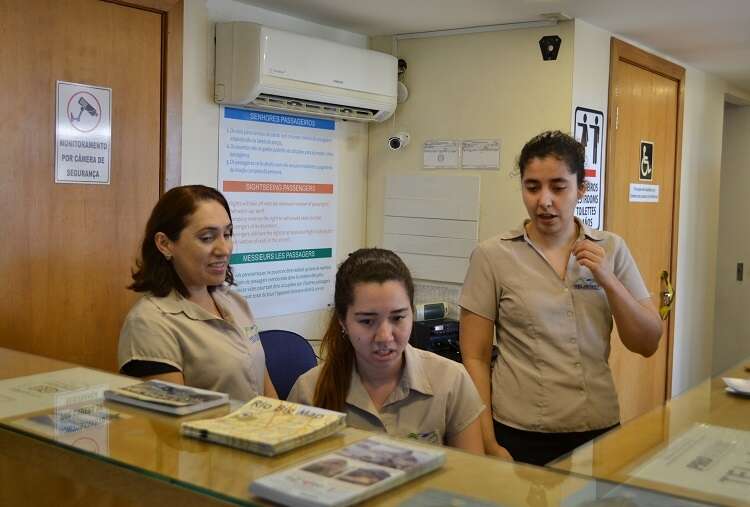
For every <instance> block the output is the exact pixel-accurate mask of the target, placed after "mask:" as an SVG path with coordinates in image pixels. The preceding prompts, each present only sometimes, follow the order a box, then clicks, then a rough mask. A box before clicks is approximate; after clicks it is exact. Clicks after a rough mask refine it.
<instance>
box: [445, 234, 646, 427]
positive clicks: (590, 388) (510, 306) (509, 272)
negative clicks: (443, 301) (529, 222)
mask: <svg viewBox="0 0 750 507" xmlns="http://www.w3.org/2000/svg"><path fill="white" fill-rule="evenodd" d="M578 225H579V231H580V233H579V239H583V238H584V237H585V238H587V239H590V240H592V241H594V242H596V243H597V244H598V245H599V246H601V247H602V248H604V250H605V252H606V255H607V258H608V259H609V260H610V262H611V264H612V267H613V271H614V274H615V276H617V278H618V279H619V280H620V282H622V284H623V285H624V286H625V288H626V289H627V290H628V291H629V292H630V293H631V294H632V295H633V297H634V298H635V299H636V300H637V301H641V300H643V299H646V298H648V297H649V294H648V291H647V289H646V286H645V285H644V283H643V279H642V278H641V275H640V273H639V272H638V268H637V266H636V265H635V262H634V261H633V258H632V256H631V255H630V251H629V250H628V248H627V246H626V245H625V242H624V241H623V240H622V238H620V237H619V236H617V235H615V234H612V233H609V232H605V231H597V230H593V229H591V228H589V227H586V226H585V225H583V224H582V223H581V222H580V221H578ZM459 305H460V306H461V307H462V308H464V309H466V310H468V311H470V312H472V313H475V314H477V315H479V316H481V317H484V318H486V319H489V320H491V321H493V322H494V323H495V338H496V341H497V344H498V346H499V354H498V356H497V359H496V360H495V363H494V364H493V369H492V413H493V417H494V418H495V420H497V421H499V422H501V423H503V424H505V425H508V426H512V427H514V428H519V429H523V430H528V431H539V432H574V431H588V430H594V429H601V428H606V427H608V426H612V425H614V424H617V423H618V421H619V417H620V413H619V405H618V402H617V393H616V391H615V386H614V382H613V379H612V372H611V371H610V369H609V364H608V362H607V361H608V359H609V351H610V333H611V332H612V312H611V310H610V308H609V302H608V301H607V296H606V294H605V292H604V290H603V289H602V288H601V287H599V285H598V284H597V282H596V280H595V279H594V276H593V274H592V273H591V271H590V270H589V269H588V268H585V267H583V266H580V265H579V264H578V262H577V261H576V259H575V257H574V256H573V255H571V256H570V259H569V260H568V266H567V270H566V272H565V279H564V280H561V279H560V277H559V276H558V275H557V273H556V272H555V270H554V268H552V266H551V265H550V264H549V262H548V261H547V260H546V258H545V257H544V256H543V255H542V254H541V253H540V252H539V251H538V250H537V249H536V248H535V247H534V245H533V244H532V243H531V242H530V240H529V238H528V236H527V235H526V232H525V229H524V228H523V227H521V228H520V229H517V230H513V231H511V232H509V233H507V234H503V235H500V236H496V237H494V238H491V239H488V240H486V241H483V242H482V243H480V244H479V245H478V246H477V248H476V249H475V250H474V252H473V253H472V256H471V261H470V264H469V270H468V272H467V274H466V280H465V282H464V286H463V289H462V293H461V297H460V300H459Z"/></svg>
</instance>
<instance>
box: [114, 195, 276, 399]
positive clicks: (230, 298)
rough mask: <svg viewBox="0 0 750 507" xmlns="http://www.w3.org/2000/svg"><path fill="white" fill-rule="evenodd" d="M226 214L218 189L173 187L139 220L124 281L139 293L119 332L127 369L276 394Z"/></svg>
mask: <svg viewBox="0 0 750 507" xmlns="http://www.w3.org/2000/svg"><path fill="white" fill-rule="evenodd" d="M232 247H233V243H232V217H231V213H230V211H229V204H228V203H227V201H226V199H225V198H224V196H223V195H222V194H221V193H220V192H219V191H217V190H215V189H213V188H210V187H205V186H202V185H189V186H183V187H176V188H173V189H171V190H169V191H168V192H167V193H165V194H164V195H163V196H162V197H161V199H159V202H158V203H156V206H155V207H154V209H153V211H152V212H151V217H150V218H149V220H148V223H147V224H146V232H145V234H144V238H143V243H142V245H141V254H140V258H139V259H138V260H137V261H136V269H135V271H134V272H133V283H132V284H131V285H130V287H129V288H130V289H132V290H134V291H136V292H141V293H143V294H144V295H143V297H142V298H141V299H140V300H139V301H138V302H137V303H136V304H135V305H134V306H133V308H132V309H131V310H130V313H129V314H128V316H127V317H126V319H125V323H124V325H123V327H122V331H121V332H120V341H119V348H118V364H119V366H120V371H121V372H122V373H125V374H127V375H133V376H137V377H145V378H157V379H161V380H166V381H170V382H175V383H178V384H186V385H190V386H193V387H199V388H204V389H211V390H214V391H220V392H224V393H227V394H229V395H230V396H231V397H232V398H235V399H240V400H247V399H250V398H253V397H254V396H256V395H258V394H265V395H266V396H273V397H276V391H275V390H274V388H273V384H271V381H270V379H269V377H268V373H267V372H266V365H265V355H264V353H263V346H262V345H261V343H260V338H259V337H258V328H257V326H256V325H255V322H254V320H253V315H252V312H251V311H250V307H249V306H248V304H247V301H245V298H243V297H242V296H241V295H240V294H239V293H237V292H236V291H234V290H232V289H231V288H230V286H231V285H232V284H233V282H234V278H233V276H232V269H231V267H230V266H229V260H230V257H231V254H232Z"/></svg>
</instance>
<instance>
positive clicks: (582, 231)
mask: <svg viewBox="0 0 750 507" xmlns="http://www.w3.org/2000/svg"><path fill="white" fill-rule="evenodd" d="M573 219H574V220H575V221H576V223H577V224H578V239H591V240H594V241H602V240H603V239H604V238H605V234H604V232H602V231H600V230H597V229H592V228H591V227H589V226H588V225H586V224H584V223H583V222H581V219H580V218H578V217H573ZM530 221H531V220H529V219H528V218H527V219H526V220H524V221H523V223H522V224H521V226H520V227H517V228H515V229H511V230H510V231H508V232H506V233H505V234H502V235H501V236H500V239H501V240H514V239H521V238H523V239H528V238H527V237H526V224H528V223H529V222H530Z"/></svg>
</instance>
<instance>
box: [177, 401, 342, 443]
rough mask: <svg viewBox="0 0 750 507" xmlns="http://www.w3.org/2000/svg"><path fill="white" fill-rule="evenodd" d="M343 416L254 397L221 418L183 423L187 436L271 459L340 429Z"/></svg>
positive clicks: (290, 403) (304, 406) (319, 409)
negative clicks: (270, 457)
mask: <svg viewBox="0 0 750 507" xmlns="http://www.w3.org/2000/svg"><path fill="white" fill-rule="evenodd" d="M345 426H346V414H343V413H341V412H334V411H333V410H325V409H322V408H317V407H309V406H307V405H301V404H299V403H292V402H290V401H282V400H276V399H273V398H266V397H265V396H257V397H255V398H253V399H252V400H250V401H249V402H247V403H246V404H245V405H243V406H242V407H240V408H239V409H238V410H236V411H234V412H232V413H231V414H229V415H226V416H224V417H219V418H217V419H201V420H199V421H189V422H184V423H182V425H181V427H180V432H181V433H182V434H183V435H186V436H188V437H193V438H197V439H200V440H206V441H209V442H214V443H217V444H223V445H227V446H230V447H236V448H237V449H242V450H245V451H250V452H254V453H256V454H262V455H264V456H274V455H276V454H279V453H282V452H286V451H289V450H291V449H294V448H296V447H300V446H302V445H305V444H308V443H310V442H314V441H316V440H319V439H321V438H324V437H327V436H329V435H332V434H334V433H336V432H337V431H339V430H341V429H343V428H344V427H345Z"/></svg>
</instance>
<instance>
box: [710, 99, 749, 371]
mask: <svg viewBox="0 0 750 507" xmlns="http://www.w3.org/2000/svg"><path fill="white" fill-rule="evenodd" d="M748 189H750V106H744V107H743V106H737V105H730V104H727V105H726V108H725V115H724V149H723V153H722V162H721V192H720V196H721V198H720V212H719V246H718V250H719V253H718V262H717V264H716V325H715V327H714V329H715V338H714V346H713V368H712V370H713V371H712V373H713V374H718V373H721V372H722V371H723V370H725V369H727V368H729V367H730V366H733V365H735V364H736V363H737V361H739V360H741V359H744V358H746V357H748V356H750V312H748V309H749V308H750V307H749V306H748V303H750V234H748V231H750V203H748V198H747V196H748ZM738 262H743V263H744V265H745V273H744V278H743V281H741V282H739V281H737V279H736V268H737V263H738Z"/></svg>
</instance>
